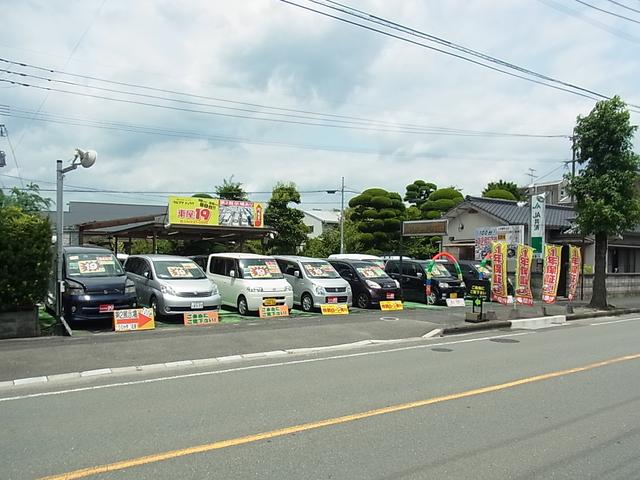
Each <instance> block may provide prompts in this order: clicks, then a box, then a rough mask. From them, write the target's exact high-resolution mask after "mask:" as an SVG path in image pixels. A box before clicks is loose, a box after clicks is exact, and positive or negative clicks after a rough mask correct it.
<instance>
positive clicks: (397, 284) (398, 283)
mask: <svg viewBox="0 0 640 480" xmlns="http://www.w3.org/2000/svg"><path fill="white" fill-rule="evenodd" d="M394 282H396V287H398V288H400V282H399V281H398V280H394Z"/></svg>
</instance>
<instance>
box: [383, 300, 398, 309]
mask: <svg viewBox="0 0 640 480" xmlns="http://www.w3.org/2000/svg"><path fill="white" fill-rule="evenodd" d="M402 309H404V306H403V305H402V302H401V301H400V300H381V301H380V310H402Z"/></svg>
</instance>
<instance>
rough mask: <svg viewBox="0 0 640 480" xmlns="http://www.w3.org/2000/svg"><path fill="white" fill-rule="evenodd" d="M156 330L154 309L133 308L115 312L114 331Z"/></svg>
mask: <svg viewBox="0 0 640 480" xmlns="http://www.w3.org/2000/svg"><path fill="white" fill-rule="evenodd" d="M155 328H156V324H155V321H154V316H153V309H152V308H131V309H128V310H115V311H114V312H113V329H114V330H115V331H116V332H130V331H133V330H153V329H155Z"/></svg>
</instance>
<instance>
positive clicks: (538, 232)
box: [529, 194, 545, 258]
mask: <svg viewBox="0 0 640 480" xmlns="http://www.w3.org/2000/svg"><path fill="white" fill-rule="evenodd" d="M544 211H545V195H544V194H542V195H532V196H531V222H530V223H529V225H531V246H532V247H533V249H534V253H533V256H534V258H540V257H542V252H543V247H544V230H545V219H544Z"/></svg>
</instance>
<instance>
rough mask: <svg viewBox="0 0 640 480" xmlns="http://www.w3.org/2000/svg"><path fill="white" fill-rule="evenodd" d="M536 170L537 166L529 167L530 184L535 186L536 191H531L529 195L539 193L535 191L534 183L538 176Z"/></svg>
mask: <svg viewBox="0 0 640 480" xmlns="http://www.w3.org/2000/svg"><path fill="white" fill-rule="evenodd" d="M535 171H536V169H535V168H529V173H527V175H529V186H530V187H533V188H534V191H533V192H529V195H532V194H534V193H537V192H536V191H535V185H534V183H533V182H534V178H536V176H535V173H534V172H535Z"/></svg>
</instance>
